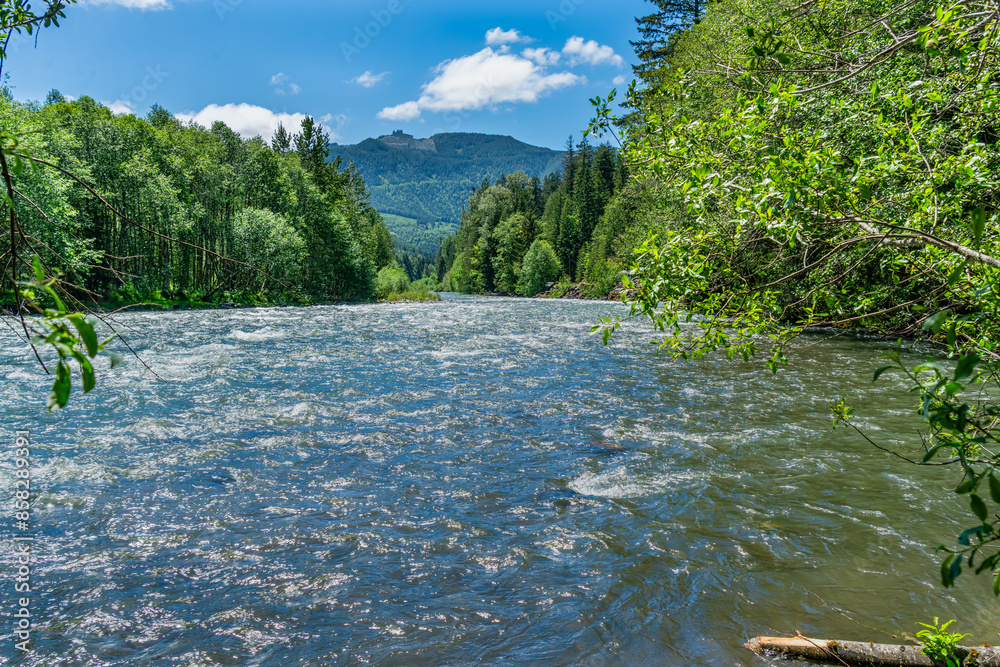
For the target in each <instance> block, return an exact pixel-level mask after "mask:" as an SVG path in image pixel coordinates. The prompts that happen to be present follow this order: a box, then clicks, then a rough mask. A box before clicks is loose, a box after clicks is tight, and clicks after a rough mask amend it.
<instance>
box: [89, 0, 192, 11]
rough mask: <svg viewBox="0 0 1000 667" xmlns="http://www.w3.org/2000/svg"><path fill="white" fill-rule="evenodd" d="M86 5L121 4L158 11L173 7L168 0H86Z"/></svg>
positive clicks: (143, 9)
mask: <svg viewBox="0 0 1000 667" xmlns="http://www.w3.org/2000/svg"><path fill="white" fill-rule="evenodd" d="M87 4H88V5H121V6H122V7H128V8H129V9H139V10H142V11H146V10H149V11H154V12H155V11H158V10H160V9H173V8H174V6H173V5H171V4H170V0H87Z"/></svg>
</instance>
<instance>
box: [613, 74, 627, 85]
mask: <svg viewBox="0 0 1000 667" xmlns="http://www.w3.org/2000/svg"><path fill="white" fill-rule="evenodd" d="M625 81H626V79H625V77H624V76H622V75H621V74H619V75H618V76H616V77H615V78H613V79H612V80H611V83H613V84H615V85H616V86H624V85H625Z"/></svg>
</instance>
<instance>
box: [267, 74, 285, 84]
mask: <svg viewBox="0 0 1000 667" xmlns="http://www.w3.org/2000/svg"><path fill="white" fill-rule="evenodd" d="M285 81H288V75H287V74H285V73H284V72H278V73H277V74H275V75H274V76H272V77H271V85H272V86H281V85H283V84H284V83H285Z"/></svg>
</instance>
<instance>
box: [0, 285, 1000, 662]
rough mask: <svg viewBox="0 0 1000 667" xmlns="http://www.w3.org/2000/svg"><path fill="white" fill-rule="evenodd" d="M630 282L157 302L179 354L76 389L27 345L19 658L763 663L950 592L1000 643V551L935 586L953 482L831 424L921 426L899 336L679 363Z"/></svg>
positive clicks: (154, 348)
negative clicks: (605, 318)
mask: <svg viewBox="0 0 1000 667" xmlns="http://www.w3.org/2000/svg"><path fill="white" fill-rule="evenodd" d="M621 308H622V307H621V305H620V304H619V305H615V304H610V303H593V302H569V301H549V300H524V299H501V298H470V297H457V296H454V295H452V296H450V297H449V298H448V299H447V300H446V301H444V302H440V303H430V304H394V305H393V304H378V305H357V306H324V307H313V308H278V309H249V310H228V311H210V312H195V311H191V312H173V313H134V314H130V315H126V316H123V317H121V321H122V322H123V323H124V324H127V325H128V327H130V328H131V332H130V333H128V339H129V341H130V343H131V344H132V345H133V347H135V349H136V350H137V351H139V353H140V355H141V357H142V359H143V360H144V361H145V362H146V363H147V364H149V365H150V366H151V367H152V368H153V369H154V370H155V371H156V373H157V374H159V375H160V376H161V377H162V379H158V378H156V377H155V376H154V375H152V374H150V373H149V372H148V371H146V370H145V369H144V368H143V367H142V365H141V364H140V363H138V362H137V361H136V360H135V359H134V358H132V359H129V360H128V363H127V364H126V365H125V366H124V367H122V368H120V369H116V370H114V371H110V370H109V369H107V367H106V366H107V364H106V362H104V365H103V366H102V367H101V369H100V371H99V380H98V388H97V390H95V391H94V392H92V393H91V394H88V395H87V396H83V395H80V394H77V393H74V395H73V398H72V399H71V403H70V406H69V407H68V408H67V409H65V410H63V411H62V412H60V413H58V414H54V415H45V414H44V412H43V409H44V397H45V393H46V391H47V387H46V380H45V378H44V377H42V376H41V374H40V372H39V371H38V369H37V368H36V366H35V365H34V363H33V360H32V357H31V355H30V352H28V351H27V350H25V349H23V348H22V347H21V346H19V345H18V344H17V343H16V341H13V340H6V341H5V343H4V347H3V348H0V350H2V354H3V358H4V366H3V368H4V369H5V370H4V371H3V372H4V373H5V380H4V392H3V395H2V404H0V409H2V411H3V417H4V423H5V424H6V426H7V428H8V430H9V431H10V433H11V434H12V433H13V431H14V430H15V429H27V430H29V431H30V432H31V439H32V447H33V450H32V474H33V483H34V485H35V489H36V492H37V499H36V500H35V503H34V506H33V513H32V521H33V525H34V534H35V535H36V536H37V541H36V544H35V562H34V569H33V573H32V577H33V579H32V581H33V585H34V586H35V590H34V592H33V593H32V595H33V597H32V605H33V607H32V613H33V615H34V626H33V630H34V634H33V642H34V644H33V646H34V650H33V652H32V653H31V654H30V655H29V656H28V657H27V658H26V659H24V660H22V659H20V658H18V657H17V656H16V655H15V652H14V649H13V643H12V642H9V641H6V640H5V643H4V644H3V645H2V646H0V664H24V665H64V664H80V665H84V664H93V665H98V664H100V665H145V664H150V665H154V664H155V665H170V664H176V665H284V664H293V663H294V664H302V665H329V664H397V665H421V664H426V665H439V664H452V665H461V664H471V663H474V662H482V663H488V664H489V663H496V664H499V663H503V664H539V665H634V664H664V665H681V664H685V665H687V664H699V665H750V664H765V662H766V661H765V660H763V659H760V658H756V657H755V656H753V655H752V654H749V653H748V652H747V650H746V649H744V648H743V646H742V644H743V642H745V641H747V640H748V639H749V638H750V637H753V636H756V635H761V634H794V633H795V631H801V632H803V633H805V634H807V635H812V636H820V637H831V638H840V639H859V640H865V641H869V640H870V641H882V642H891V643H895V642H896V641H897V640H898V641H899V642H902V641H903V640H904V637H905V636H906V635H911V636H912V635H913V634H914V633H915V632H916V630H917V629H919V628H918V627H917V626H916V622H917V621H928V620H929V619H930V618H932V617H933V616H939V617H941V618H942V619H950V618H958V619H959V622H958V623H957V624H956V627H957V628H958V629H959V631H964V632H971V633H973V637H971V638H969V641H977V642H989V643H996V641H997V638H996V633H997V631H998V627H997V623H996V621H995V613H994V610H995V609H996V601H995V600H994V598H993V597H992V596H991V594H990V593H989V590H988V589H989V586H988V581H987V580H986V579H985V577H980V578H974V577H971V576H970V577H962V580H961V582H960V583H959V585H958V588H957V589H954V590H949V591H945V590H944V589H942V588H941V587H940V584H939V583H938V582H937V580H936V574H935V573H936V569H937V568H936V563H937V561H936V556H935V554H934V550H933V547H934V546H936V545H937V544H939V543H941V542H946V541H948V540H949V539H951V538H952V537H953V536H954V535H955V534H956V533H957V532H958V531H959V530H961V528H964V527H965V526H962V525H957V524H955V523H953V522H952V520H949V519H947V518H944V517H955V516H962V515H963V514H962V513H963V512H964V510H963V509H962V508H961V506H960V504H959V502H958V500H957V499H956V498H955V497H954V496H953V495H951V494H949V493H948V488H949V487H948V485H949V484H950V483H954V481H955V480H954V478H953V477H949V473H948V472H947V471H940V470H931V469H926V468H916V467H914V466H911V465H909V464H906V463H905V462H903V461H900V460H899V459H895V458H892V457H889V456H888V455H886V454H884V453H882V452H880V451H878V450H877V449H875V448H873V447H871V446H870V445H868V444H867V443H865V442H864V441H863V440H862V439H861V438H859V437H858V436H857V435H855V434H853V433H852V432H850V431H848V430H847V429H839V430H832V429H831V427H830V418H829V415H828V402H829V401H830V400H831V399H835V398H838V397H840V396H843V397H844V398H846V399H847V400H848V402H849V403H851V404H853V405H855V406H856V407H857V409H858V416H859V419H860V420H861V421H862V422H863V423H864V425H865V426H866V428H867V429H868V431H869V432H870V433H871V434H872V435H873V437H875V438H877V439H879V440H880V441H882V442H886V443H890V444H892V443H908V444H910V445H911V446H912V445H913V444H914V443H915V442H916V431H917V429H918V427H919V423H918V422H917V421H916V418H915V415H914V410H913V406H912V401H913V397H912V395H908V394H906V393H905V392H904V391H902V388H901V387H898V386H897V387H896V388H895V389H891V388H892V387H893V386H894V385H893V381H892V380H891V379H888V376H885V377H886V381H884V382H880V383H879V384H877V385H873V384H872V383H871V372H872V369H873V368H874V367H875V366H877V365H879V361H880V358H879V353H880V352H881V351H883V350H884V349H885V347H886V344H884V343H878V342H860V341H855V340H846V339H844V338H838V339H834V340H831V341H827V342H825V343H822V344H819V345H816V346H813V347H809V348H807V349H804V350H802V351H800V352H797V353H795V354H793V355H792V364H791V366H790V368H788V369H784V370H782V371H781V372H779V373H778V374H777V375H771V374H770V373H768V372H766V371H764V370H762V364H760V363H751V364H743V363H735V362H729V361H725V360H723V359H719V358H710V359H706V360H703V361H691V362H671V361H669V360H667V359H665V358H660V357H655V356H653V355H652V354H651V353H650V351H649V350H648V349H646V348H648V345H646V344H645V342H646V341H648V339H649V337H650V336H649V331H648V327H646V326H645V325H643V324H641V323H638V322H637V323H633V324H632V325H630V326H628V327H626V329H625V330H624V331H623V332H622V333H621V335H619V336H618V337H616V338H615V339H614V340H613V342H612V344H611V345H610V346H609V347H604V346H602V345H601V344H600V340H599V338H598V337H597V336H596V335H591V334H589V329H590V327H591V326H592V325H593V324H594V323H595V322H596V321H597V315H598V314H610V313H612V312H621ZM14 471H15V468H14V464H13V460H12V459H11V458H9V457H8V458H6V459H4V460H2V461H0V488H2V489H6V490H7V491H5V492H4V493H7V494H10V493H11V492H12V491H11V490H12V489H13V481H14ZM11 507H12V505H11V504H10V503H9V502H6V501H4V503H3V508H4V511H3V512H4V520H5V522H7V524H6V525H10V523H9V522H10V521H12V520H13V512H12V509H11ZM0 559H2V560H0V566H2V567H3V568H4V572H6V573H9V572H11V571H13V569H14V567H13V547H12V543H11V542H10V541H2V542H0ZM3 586H4V587H5V593H6V592H7V590H6V589H7V588H9V582H8V583H4V584H3ZM894 638H895V639H894Z"/></svg>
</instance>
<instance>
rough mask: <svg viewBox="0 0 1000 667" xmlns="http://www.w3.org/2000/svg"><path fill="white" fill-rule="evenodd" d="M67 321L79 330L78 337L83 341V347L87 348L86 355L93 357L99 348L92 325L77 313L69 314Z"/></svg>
mask: <svg viewBox="0 0 1000 667" xmlns="http://www.w3.org/2000/svg"><path fill="white" fill-rule="evenodd" d="M69 321H70V322H72V324H73V326H74V327H76V330H77V331H79V332H80V339H81V340H82V341H83V345H84V347H86V348H87V356H88V357H90V358H91V359H93V358H94V356H95V355H96V354H97V352H98V350H99V349H100V347H99V346H98V344H97V334H96V333H95V332H94V327H93V326H91V324H90V322H88V321H87V320H86V319H85V318H84V317H83V315H81V314H79V313H73V314H72V315H70V316H69Z"/></svg>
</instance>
